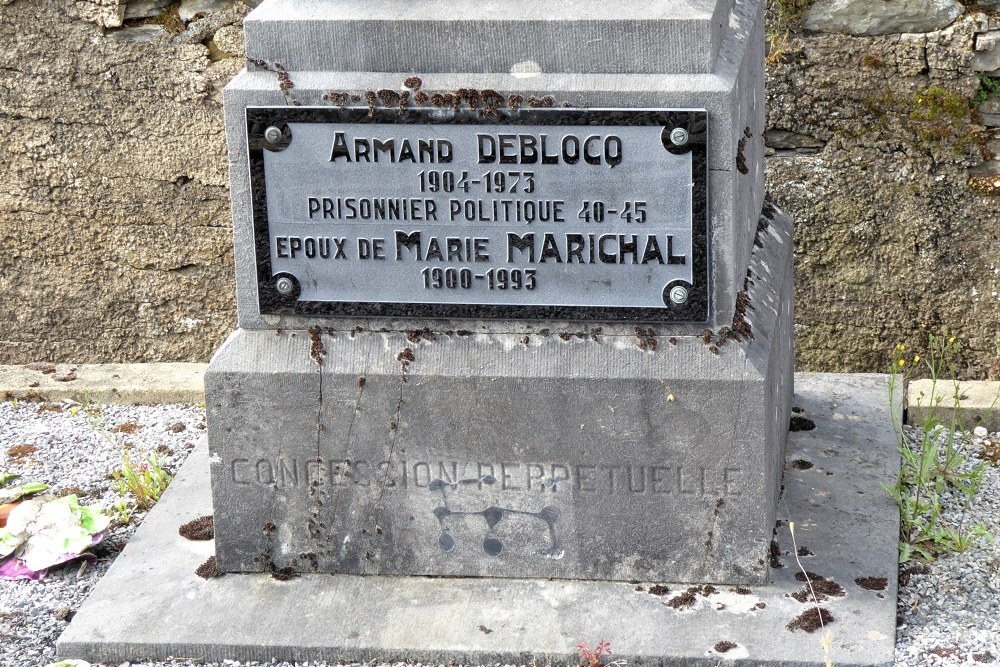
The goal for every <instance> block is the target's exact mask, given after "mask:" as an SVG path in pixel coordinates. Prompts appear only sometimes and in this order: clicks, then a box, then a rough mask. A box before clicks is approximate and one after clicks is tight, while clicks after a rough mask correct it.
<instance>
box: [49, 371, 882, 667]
mask: <svg viewBox="0 0 1000 667" xmlns="http://www.w3.org/2000/svg"><path fill="white" fill-rule="evenodd" d="M887 394H888V389H887V382H886V378H885V376H877V375H812V374H799V375H797V376H796V393H795V399H794V404H795V406H796V407H797V408H798V409H800V410H801V412H799V415H800V416H803V417H807V418H809V419H811V420H812V421H813V422H814V423H815V425H816V428H815V429H814V430H811V431H799V432H794V433H791V434H790V436H789V452H788V457H787V458H788V462H789V465H788V466H787V467H786V469H785V477H784V485H785V489H784V496H783V498H782V501H781V502H780V503H779V508H780V509H779V519H780V521H779V523H778V528H777V532H776V536H775V539H776V541H777V543H778V548H779V551H780V555H779V557H778V560H779V561H780V562H781V565H782V567H781V568H779V569H772V570H771V572H770V583H768V584H767V585H765V586H760V587H754V588H752V589H751V592H750V593H749V594H746V595H740V594H737V593H734V592H732V591H730V590H729V589H728V588H726V587H720V589H719V591H718V592H715V593H711V594H710V595H708V596H707V597H706V596H703V595H696V596H695V606H694V607H693V608H688V609H681V610H677V609H674V608H672V607H670V606H669V605H668V604H666V603H667V602H669V601H670V600H671V599H673V598H674V597H675V596H676V595H677V594H678V593H680V592H682V591H684V590H686V589H685V587H684V586H679V587H678V586H670V588H671V589H672V591H671V592H670V593H669V594H667V595H665V596H656V595H651V594H650V593H649V592H648V590H649V587H650V584H651V583H653V582H643V583H641V584H629V583H614V582H586V581H565V580H559V581H545V580H530V581H529V580H517V579H469V578H426V577H383V576H353V575H336V576H331V575H304V576H302V577H299V578H296V579H292V580H290V581H277V580H275V579H272V578H271V577H269V576H268V575H266V574H256V575H254V574H241V575H226V576H223V577H221V578H216V579H210V580H203V579H200V578H198V577H197V576H195V574H194V570H195V568H197V567H198V566H199V565H200V564H201V563H202V562H204V561H205V560H206V559H207V558H208V557H209V556H210V555H211V554H212V551H213V549H212V544H211V543H206V542H189V541H187V540H184V539H183V538H181V537H179V536H178V534H177V528H178V526H180V525H181V524H183V523H185V522H186V521H189V520H191V519H193V518H196V517H198V516H201V515H204V514H209V513H211V512H212V504H211V498H210V494H209V463H208V453H207V450H206V447H204V446H199V447H198V448H197V449H196V450H195V451H194V452H193V453H192V454H191V457H190V459H189V461H188V463H186V464H185V466H184V468H183V469H182V470H181V471H180V473H179V474H178V476H177V478H176V480H175V481H174V483H173V484H172V485H171V487H170V489H169V490H168V491H167V493H166V494H165V496H164V498H163V499H162V500H161V501H160V503H159V504H158V505H157V506H156V507H155V508H154V509H153V511H152V512H151V513H150V514H149V516H148V517H147V518H146V520H145V522H144V523H143V525H142V526H141V527H140V528H139V530H138V531H137V533H136V535H135V537H134V538H133V539H132V540H131V541H130V543H129V544H128V546H127V547H126V548H125V550H124V551H123V552H122V554H121V555H120V556H119V558H118V560H117V561H116V562H115V563H114V565H113V566H112V568H111V569H110V570H109V572H108V574H107V575H106V576H105V577H104V578H103V579H102V580H101V581H100V582H99V583H98V585H97V586H96V587H95V589H94V592H93V593H92V594H91V596H90V598H89V599H88V600H87V602H86V603H85V604H84V605H83V606H82V607H81V608H80V610H79V612H78V613H77V614H76V616H75V617H74V619H73V621H72V623H71V624H70V626H69V627H68V628H67V630H66V631H65V632H64V633H63V635H62V637H60V639H59V642H58V644H57V647H58V652H59V655H60V656H61V657H63V658H70V657H73V658H80V659H85V660H89V661H92V662H98V661H101V662H106V663H110V664H118V663H121V662H123V661H133V662H135V661H139V660H165V659H167V658H168V657H170V656H184V657H187V658H194V659H202V660H206V661H221V660H222V659H234V660H262V661H266V660H270V659H272V658H273V659H277V660H298V661H305V660H321V659H322V660H330V661H334V660H344V661H351V662H362V661H372V660H375V661H383V662H391V661H401V660H413V661H417V662H423V663H425V664H448V663H449V662H450V661H452V660H455V661H457V662H459V663H464V664H493V663H498V662H499V663H509V664H529V663H531V662H532V661H533V660H534V661H535V662H537V663H538V664H549V663H551V664H568V665H572V664H578V662H579V661H578V658H577V656H576V654H575V650H574V647H575V645H576V644H577V643H578V642H580V641H589V642H590V643H591V645H593V644H594V643H595V642H597V641H599V640H601V639H605V640H608V641H610V642H611V645H612V648H613V650H614V652H615V656H614V657H616V658H623V659H625V660H626V661H627V662H628V664H629V665H643V664H659V665H717V664H719V662H721V661H723V660H724V659H725V658H742V659H743V660H744V661H745V662H744V663H741V664H754V665H782V666H783V667H788V666H792V665H821V664H823V653H822V649H821V646H820V639H819V635H818V633H816V634H811V635H809V634H805V633H803V632H802V631H794V632H793V631H790V630H788V629H786V627H785V626H786V625H787V624H788V623H789V622H790V621H791V620H792V619H794V618H795V617H796V616H798V615H799V614H801V613H802V612H803V611H804V610H805V609H806V608H807V607H808V605H806V604H803V603H800V602H797V601H795V600H794V599H792V598H789V597H788V594H790V593H796V592H799V591H801V590H802V589H803V588H804V585H803V584H802V583H801V582H798V581H796V580H795V578H794V575H795V572H796V566H795V562H794V559H793V558H792V556H791V551H792V543H791V540H790V535H789V531H788V527H787V525H788V522H789V521H794V522H795V525H796V537H797V541H798V546H800V547H805V548H806V549H808V551H809V552H810V553H811V555H808V556H804V557H802V563H803V565H804V566H805V567H806V568H807V569H808V570H809V571H811V572H814V573H816V574H820V575H823V576H825V577H827V578H829V579H832V580H833V581H836V582H837V583H839V584H840V585H842V586H843V587H844V589H845V595H844V596H843V597H840V598H834V599H831V600H829V601H826V602H824V603H823V606H824V607H825V608H826V609H827V610H828V611H829V612H830V613H831V614H832V615H833V618H834V621H833V623H832V624H830V626H829V630H830V632H831V634H832V640H833V641H832V646H831V655H830V657H831V659H832V661H833V664H836V665H891V664H893V647H894V643H895V617H896V611H895V601H896V591H897V584H896V555H897V553H896V537H897V534H898V515H897V512H896V508H895V506H894V504H893V502H892V500H891V499H890V498H889V497H888V495H887V494H886V493H885V492H884V491H883V490H882V488H881V487H880V483H881V482H891V481H892V480H893V479H895V476H896V474H897V471H898V461H899V459H898V456H897V455H896V449H895V438H894V434H893V430H892V425H891V420H890V418H889V405H888V400H887ZM894 407H895V409H897V410H899V409H900V406H899V405H896V406H894ZM803 462H804V463H803ZM808 464H812V465H811V467H807V466H808ZM859 577H884V578H885V579H886V588H885V590H883V591H872V590H866V589H863V588H862V587H860V586H859V585H857V584H856V583H855V581H854V580H855V579H856V578H859ZM639 589H641V590H639ZM136 591H142V594H141V595H139V594H136ZM761 603H762V604H763V607H761V606H760V605H761ZM723 606H724V608H723ZM719 641H730V642H733V643H735V644H736V645H737V647H736V648H735V649H733V650H731V651H729V652H727V653H725V654H723V655H719V654H718V653H717V652H715V651H713V648H712V647H713V646H714V645H715V644H716V643H718V642H719Z"/></svg>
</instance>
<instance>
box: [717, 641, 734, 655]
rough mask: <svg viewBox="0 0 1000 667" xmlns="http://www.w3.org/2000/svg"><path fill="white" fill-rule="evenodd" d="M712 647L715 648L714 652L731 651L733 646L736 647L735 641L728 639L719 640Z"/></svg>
mask: <svg viewBox="0 0 1000 667" xmlns="http://www.w3.org/2000/svg"><path fill="white" fill-rule="evenodd" d="M712 648H713V649H715V652H716V653H725V652H727V651H732V650H733V649H734V648H736V643H735V642H730V641H721V642H718V643H716V645H715V646H713V647H712Z"/></svg>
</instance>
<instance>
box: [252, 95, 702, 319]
mask: <svg viewBox="0 0 1000 667" xmlns="http://www.w3.org/2000/svg"><path fill="white" fill-rule="evenodd" d="M246 118H247V146H248V153H249V162H250V196H251V202H252V207H253V233H254V246H255V248H254V250H255V253H256V258H257V294H258V301H259V304H260V312H261V313H262V314H265V315H299V316H303V317H352V316H355V317H372V316H375V317H430V318H459V319H522V320H526V319H554V320H581V321H600V322H615V321H625V322H650V323H655V322H707V321H708V309H709V285H710V282H709V281H710V276H709V272H708V264H709V242H708V239H709V238H710V237H709V233H708V214H707V210H706V209H707V207H708V163H707V158H706V148H707V114H706V112H705V111H700V110H692V111H688V110H665V109H658V110H649V109H567V108H556V109H521V110H518V111H508V110H506V109H503V110H501V109H497V110H496V111H494V112H492V114H491V115H490V116H487V115H486V113H485V112H484V111H481V110H480V111H477V110H467V109H463V110H460V111H451V110H442V109H438V108H408V109H403V110H399V109H392V108H385V109H375V110H374V111H373V112H372V111H370V110H369V109H368V107H363V108H361V107H347V108H341V107H248V108H247V110H246ZM288 123H368V124H373V125H374V124H401V123H405V124H428V125H435V124H438V125H512V126H517V125H661V126H663V127H664V128H665V131H664V133H663V138H664V147H665V149H666V150H669V151H671V152H687V151H690V152H691V155H692V175H693V178H694V190H693V193H692V208H693V210H692V220H691V224H692V230H691V241H692V253H691V254H692V278H693V279H694V281H695V284H694V285H687V286H686V287H688V292H689V294H688V300H687V301H686V302H685V303H684V304H683V305H680V306H678V305H676V304H672V303H671V304H670V307H669V308H663V309H660V308H634V307H628V308H625V307H622V308H614V307H606V306H537V305H524V306H517V305H507V304H504V305H500V304H428V303H390V302H379V303H356V302H346V301H299V300H298V289H296V290H294V291H293V292H292V293H291V294H287V295H285V294H281V293H280V292H278V290H277V288H276V287H275V282H276V280H277V278H278V277H279V276H272V275H271V256H270V235H269V233H268V220H267V192H266V191H265V188H264V151H265V150H284V148H285V147H287V145H288V139H287V137H288V132H289V130H288V126H287V124H288ZM271 126H276V127H279V128H282V130H283V131H284V133H285V136H286V140H285V141H284V142H277V143H276V144H275V143H268V142H267V141H266V140H265V139H264V131H265V130H266V129H267V128H268V127H271ZM678 127H680V128H684V129H685V130H687V132H688V142H687V143H686V144H685V145H684V146H683V147H677V146H674V145H672V144H671V143H670V142H669V139H668V135H669V132H670V130H672V129H674V128H678ZM699 279H700V280H699Z"/></svg>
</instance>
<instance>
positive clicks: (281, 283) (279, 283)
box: [274, 276, 673, 297]
mask: <svg viewBox="0 0 1000 667" xmlns="http://www.w3.org/2000/svg"><path fill="white" fill-rule="evenodd" d="M274 289H276V290H278V293H279V294H284V295H286V296H287V295H289V294H291V293H292V292H294V291H295V283H293V282H292V279H291V278H286V277H284V276H282V277H281V278H278V279H277V280H276V281H275V282H274ZM672 296H673V293H672V292H671V297H672Z"/></svg>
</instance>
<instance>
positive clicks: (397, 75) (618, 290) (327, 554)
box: [206, 0, 793, 584]
mask: <svg viewBox="0 0 1000 667" xmlns="http://www.w3.org/2000/svg"><path fill="white" fill-rule="evenodd" d="M763 5H764V3H763V1H762V0H685V1H683V2H681V1H668V0H630V1H628V2H625V1H624V0H608V1H606V2H599V3H597V2H594V3H591V2H565V1H564V0H560V1H559V2H556V1H555V0H530V1H529V0H508V1H507V2H504V3H497V2H476V3H473V2H465V1H464V0H463V1H459V2H448V3H445V2H419V3H417V2H410V1H408V0H371V1H365V2H362V1H361V0H325V1H322V2H320V1H318V0H313V1H308V0H265V2H264V3H263V4H261V5H260V7H259V8H257V9H256V10H255V11H254V12H253V13H251V14H250V15H249V16H248V17H247V18H246V20H245V23H244V30H245V35H246V51H247V59H248V66H247V69H246V71H244V72H243V73H241V74H240V75H239V76H237V77H236V78H235V79H234V80H233V81H232V82H231V83H230V84H229V86H228V87H227V88H226V91H225V107H226V128H227V136H228V145H229V160H230V173H231V185H232V200H233V221H234V236H235V256H236V268H237V302H238V313H239V329H238V330H237V331H236V332H234V333H233V334H232V336H231V337H230V338H229V339H228V340H227V341H226V342H225V343H224V345H223V346H222V347H221V348H220V350H219V351H218V352H217V354H216V355H215V357H214V359H213V360H212V362H211V365H210V366H209V369H208V371H207V374H206V408H207V411H208V434H209V447H210V451H211V473H212V496H213V503H214V513H215V530H216V533H215V534H216V557H217V563H218V566H219V568H220V569H221V570H224V571H230V572H259V571H267V570H271V571H276V572H284V571H295V572H325V573H342V574H364V575H400V576H406V575H442V576H452V577H501V578H515V579H530V578H557V579H562V578H565V579H586V580H606V581H630V580H640V581H675V582H712V583H719V582H721V583H742V584H746V583H763V582H765V581H766V579H767V572H768V570H767V552H768V546H769V544H770V542H771V539H772V532H773V529H774V525H775V506H776V503H777V499H778V495H779V487H780V484H781V474H782V468H783V463H784V449H785V440H786V434H787V429H788V420H789V411H790V407H791V396H792V338H793V335H792V320H793V312H792V243H791V239H792V230H791V222H790V220H789V219H788V218H787V217H786V216H784V215H783V214H781V213H780V212H778V211H776V210H775V209H774V208H773V207H772V206H771V205H770V204H768V203H767V202H766V201H765V198H764V193H763V174H762V168H763V138H762V132H763V129H764V118H763V106H762V105H763V90H762V88H763V75H762V66H763V65H762V63H763V43H764V40H763Z"/></svg>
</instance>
